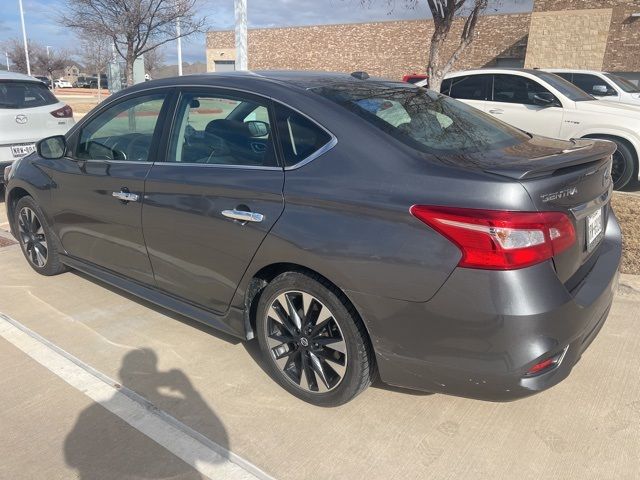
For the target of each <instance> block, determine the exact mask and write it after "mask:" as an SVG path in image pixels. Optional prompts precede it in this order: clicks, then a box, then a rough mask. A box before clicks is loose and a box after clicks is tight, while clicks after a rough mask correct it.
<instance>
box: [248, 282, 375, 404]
mask: <svg viewBox="0 0 640 480" xmlns="http://www.w3.org/2000/svg"><path fill="white" fill-rule="evenodd" d="M285 303H286V305H283V304H285ZM292 312H293V313H292ZM296 322H297V323H296ZM256 330H257V337H258V343H259V345H260V350H261V352H262V354H263V356H264V360H265V364H266V369H267V371H268V373H269V375H270V376H271V377H272V378H273V379H274V380H275V381H276V382H277V383H278V384H280V385H281V386H282V387H283V388H284V389H285V390H287V391H288V392H290V393H292V394H293V395H295V396H296V397H298V398H300V399H302V400H304V401H306V402H308V403H311V404H313V405H318V406H322V407H335V406H338V405H342V404H344V403H347V402H348V401H350V400H351V399H353V398H354V397H355V396H357V395H358V394H359V393H361V392H362V391H363V390H365V389H366V388H367V387H368V386H369V385H370V384H371V381H372V378H373V377H374V375H375V360H374V356H373V349H372V347H371V344H370V341H369V337H368V335H367V332H366V329H365V327H364V325H363V323H362V320H361V319H360V317H359V316H358V314H357V313H356V311H355V309H354V308H353V306H351V305H350V304H349V303H348V301H347V300H346V298H345V297H344V295H343V294H342V292H340V290H338V289H337V288H336V287H334V286H333V285H331V284H330V283H329V282H327V281H326V280H325V279H323V278H322V277H320V276H318V275H313V274H308V273H303V272H286V273H283V274H281V275H279V276H277V277H276V278H274V279H273V280H272V281H271V282H270V283H269V284H268V285H267V286H266V287H265V289H264V291H263V292H262V295H261V296H260V301H259V302H258V308H257V318H256Z"/></svg>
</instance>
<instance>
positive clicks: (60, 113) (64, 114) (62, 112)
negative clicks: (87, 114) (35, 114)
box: [51, 105, 73, 118]
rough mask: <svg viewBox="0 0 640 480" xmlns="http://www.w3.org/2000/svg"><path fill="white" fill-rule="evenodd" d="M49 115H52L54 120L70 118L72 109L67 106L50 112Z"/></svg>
mask: <svg viewBox="0 0 640 480" xmlns="http://www.w3.org/2000/svg"><path fill="white" fill-rule="evenodd" d="M51 115H53V116H54V117H56V118H72V117H73V109H72V108H71V107H70V106H69V105H65V106H64V107H62V108H59V109H57V110H54V111H53V112H51Z"/></svg>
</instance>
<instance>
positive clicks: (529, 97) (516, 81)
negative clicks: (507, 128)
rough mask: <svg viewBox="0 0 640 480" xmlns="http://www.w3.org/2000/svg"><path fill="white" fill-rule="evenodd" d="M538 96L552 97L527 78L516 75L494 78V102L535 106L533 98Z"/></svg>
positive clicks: (496, 76) (544, 89)
mask: <svg viewBox="0 0 640 480" xmlns="http://www.w3.org/2000/svg"><path fill="white" fill-rule="evenodd" d="M540 94H542V95H545V96H549V97H554V95H553V94H552V93H551V92H550V91H549V90H547V89H546V88H544V87H543V86H542V85H540V84H539V83H538V82H536V81H534V80H531V79H529V78H526V77H521V76H518V75H495V77H494V82H493V101H494V102H503V103H518V104H522V105H537V103H536V100H535V96H536V95H540ZM554 98H555V97H554Z"/></svg>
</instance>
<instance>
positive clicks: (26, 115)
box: [0, 72, 75, 172]
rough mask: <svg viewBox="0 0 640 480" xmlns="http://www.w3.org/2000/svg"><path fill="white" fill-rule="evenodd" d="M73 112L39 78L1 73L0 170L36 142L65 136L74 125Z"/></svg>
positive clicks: (30, 149) (28, 152)
mask: <svg viewBox="0 0 640 480" xmlns="http://www.w3.org/2000/svg"><path fill="white" fill-rule="evenodd" d="M74 123H75V122H74V120H73V111H72V110H71V107H70V106H69V105H65V104H64V103H62V102H60V101H59V100H58V99H57V98H56V97H55V95H54V94H53V93H51V91H50V90H49V89H48V88H47V86H46V85H45V84H44V83H42V82H41V81H40V80H38V79H36V78H33V77H28V76H27V75H22V74H21V73H13V72H0V172H2V171H4V167H6V166H8V165H9V164H10V163H12V162H13V161H14V160H16V159H18V158H21V157H24V156H26V155H28V154H30V153H31V152H33V151H34V150H35V142H37V141H38V140H40V139H41V138H45V137H50V136H52V135H64V134H65V133H66V132H67V130H69V128H71V126H72V125H73V124H74Z"/></svg>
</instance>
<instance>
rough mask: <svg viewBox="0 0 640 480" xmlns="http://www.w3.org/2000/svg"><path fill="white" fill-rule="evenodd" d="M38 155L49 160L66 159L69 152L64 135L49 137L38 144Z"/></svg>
mask: <svg viewBox="0 0 640 480" xmlns="http://www.w3.org/2000/svg"><path fill="white" fill-rule="evenodd" d="M36 150H37V152H38V155H40V156H41V157H42V158H46V159H48V160H57V159H59V158H62V157H64V154H65V152H66V151H67V141H66V140H65V138H64V136H63V135H56V136H54V137H47V138H44V139H42V140H40V141H39V142H38V143H36Z"/></svg>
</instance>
